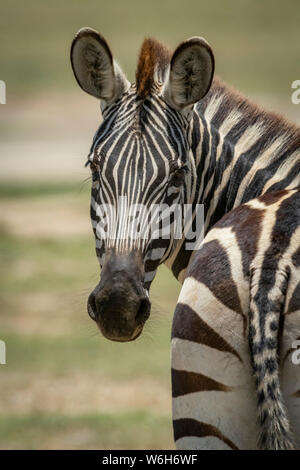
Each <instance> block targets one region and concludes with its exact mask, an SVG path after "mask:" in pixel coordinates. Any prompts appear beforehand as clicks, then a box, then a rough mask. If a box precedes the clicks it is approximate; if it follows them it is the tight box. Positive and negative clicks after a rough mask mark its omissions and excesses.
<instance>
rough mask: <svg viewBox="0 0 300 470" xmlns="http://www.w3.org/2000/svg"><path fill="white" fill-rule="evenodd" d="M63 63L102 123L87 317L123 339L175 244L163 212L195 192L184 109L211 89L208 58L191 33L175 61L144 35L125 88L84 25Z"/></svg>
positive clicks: (93, 159) (95, 155)
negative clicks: (93, 279)
mask: <svg viewBox="0 0 300 470" xmlns="http://www.w3.org/2000/svg"><path fill="white" fill-rule="evenodd" d="M71 63H72V68H73V72H74V75H75V78H76V80H77V82H78V84H79V85H80V87H81V88H82V89H83V90H84V91H86V92H87V93H89V94H91V95H93V96H94V97H96V98H98V99H99V100H100V103H101V111H102V118H103V119H102V123H101V125H100V127H99V129H98V130H97V132H96V134H95V137H94V140H93V144H92V147H91V150H90V153H89V156H88V161H87V164H88V165H89V166H90V169H91V173H92V191H91V220H92V226H93V230H94V234H95V238H96V253H97V257H98V260H99V263H100V267H101V279H100V282H99V283H98V285H97V286H96V288H95V289H94V290H93V292H92V293H91V294H90V296H89V298H88V313H89V315H90V316H91V317H92V319H94V320H95V321H96V323H97V325H98V326H99V328H100V330H101V332H102V333H103V335H104V336H105V337H107V338H109V339H111V340H116V341H130V340H133V339H135V338H137V337H138V336H139V335H140V333H141V332H142V329H143V326H144V324H145V322H146V320H147V318H148V317H149V315H150V301H149V288H150V285H151V282H152V280H153V278H154V276H155V273H156V270H157V268H158V265H159V264H160V263H162V262H164V261H165V260H166V259H167V258H168V257H169V256H170V254H171V253H172V251H173V250H174V247H175V244H176V240H175V237H174V221H175V220H176V216H175V215H174V214H175V212H174V211H172V210H170V211H169V213H168V224H167V227H165V226H164V225H165V224H164V220H165V219H164V218H165V212H166V209H168V208H169V209H170V208H174V207H176V206H179V207H180V206H182V205H183V204H185V203H188V202H189V201H191V199H192V194H193V191H195V184H196V177H195V175H196V171H195V163H194V160H193V158H191V156H190V154H191V142H190V140H191V136H190V134H191V132H190V130H191V121H192V114H193V113H192V110H193V105H194V103H196V102H197V101H199V100H200V99H201V98H203V96H204V95H205V94H206V93H207V91H208V90H209V88H210V85H211V81H212V77H213V71H214V59H213V54H212V52H211V49H210V47H209V46H208V44H207V43H206V41H205V40H204V39H202V38H199V37H193V38H191V39H189V40H187V41H185V42H183V43H181V44H180V45H179V46H178V48H177V49H176V50H175V52H174V54H173V55H172V54H170V52H169V51H168V50H167V49H166V48H165V47H164V46H163V45H161V44H160V43H159V42H158V41H156V40H154V39H146V40H145V41H144V43H143V46H142V48H141V52H140V57H139V61H138V67H137V72H136V83H134V84H130V83H129V81H128V80H127V79H126V77H125V75H124V73H123V72H122V70H121V68H120V66H119V65H118V64H117V63H116V61H115V60H114V59H113V56H112V53H111V51H110V49H109V46H108V45H107V42H106V41H105V39H104V38H103V37H102V36H100V35H99V34H98V33H97V32H96V31H94V30H92V29H89V28H84V29H81V30H80V31H79V32H78V33H77V35H76V37H75V39H74V40H73V43H72V47H71ZM155 221H156V223H155ZM153 222H154V224H153ZM157 222H158V223H157ZM153 225H154V226H155V227H156V229H155V228H154V230H149V228H153ZM157 227H158V228H159V229H157ZM166 232H167V233H166Z"/></svg>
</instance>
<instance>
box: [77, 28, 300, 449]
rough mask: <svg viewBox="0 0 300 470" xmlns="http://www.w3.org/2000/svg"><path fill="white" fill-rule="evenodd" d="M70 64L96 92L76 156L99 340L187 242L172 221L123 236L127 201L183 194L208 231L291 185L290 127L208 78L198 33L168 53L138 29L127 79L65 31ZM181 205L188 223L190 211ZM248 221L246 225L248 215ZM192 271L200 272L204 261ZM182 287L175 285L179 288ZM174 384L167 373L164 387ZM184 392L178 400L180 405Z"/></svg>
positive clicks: (98, 46)
mask: <svg viewBox="0 0 300 470" xmlns="http://www.w3.org/2000/svg"><path fill="white" fill-rule="evenodd" d="M71 64H72V69H73V72H74V75H75V78H76V80H77V82H78V84H79V85H80V87H81V88H82V89H83V90H84V91H85V92H87V93H89V94H90V95H92V96H94V97H96V98H97V99H99V100H100V107H101V113H102V122H101V123H100V126H99V128H98V130H97V132H96V134H95V136H94V139H93V143H92V146H91V149H90V152H89V154H88V157H87V162H86V164H87V165H88V166H89V167H90V169H91V175H92V189H91V209H90V213H91V222H92V227H93V231H94V235H95V242H96V254H97V258H98V261H99V264H100V268H101V277H100V280H99V282H98V284H97V286H96V287H95V289H94V290H93V291H92V292H91V294H90V295H89V298H88V305H87V310H88V314H89V315H90V317H91V318H92V319H93V320H94V321H95V322H96V324H97V326H98V327H99V329H100V331H101V332H102V334H103V335H104V336H105V337H106V338H108V339H111V340H114V341H132V340H135V339H136V338H137V337H138V336H139V335H140V334H141V333H142V330H143V327H144V325H145V322H146V321H147V319H148V318H149V315H150V310H151V304H150V297H149V290H150V287H151V283H152V281H153V279H154V277H155V274H156V272H157V269H158V266H159V265H160V264H162V263H165V264H166V265H167V266H168V267H169V268H170V269H171V271H172V273H173V274H174V276H175V277H176V278H177V279H178V281H179V282H180V283H183V281H184V279H185V276H186V270H187V268H188V266H189V265H190V262H192V259H191V256H194V254H195V255H196V253H197V251H196V250H194V253H193V250H190V249H188V248H187V243H186V239H185V237H184V236H183V237H182V238H181V239H180V240H177V239H175V237H174V235H173V233H172V231H170V236H169V237H168V238H166V237H162V236H161V237H159V238H153V237H152V238H151V236H149V237H146V238H143V237H137V238H136V237H134V236H133V233H132V229H131V227H130V224H129V222H128V220H129V218H128V217H126V218H125V217H123V215H124V213H128V208H129V207H130V206H131V205H132V204H141V205H143V206H145V207H146V208H149V207H150V206H151V205H153V204H156V203H159V204H165V205H167V206H168V207H171V206H172V205H174V204H177V205H179V206H184V205H185V204H191V205H192V207H193V209H195V208H196V206H197V205H198V204H203V205H204V210H205V219H204V229H203V230H204V234H205V235H206V234H208V235H207V236H209V233H210V230H211V229H212V227H213V226H214V225H215V224H216V223H218V221H220V220H221V218H222V217H223V216H226V214H228V217H230V216H229V213H230V211H231V210H234V209H235V208H237V207H238V206H240V205H242V204H245V203H248V202H249V201H251V200H256V199H257V198H259V197H260V196H263V195H265V194H266V195H267V194H273V193H275V192H278V191H282V190H286V191H290V190H293V189H297V188H299V186H300V172H299V169H300V130H299V128H298V127H297V126H296V125H293V124H291V123H289V122H288V121H286V120H285V119H284V118H282V117H280V116H278V115H276V114H274V113H270V112H267V111H264V110H262V109H261V108H259V107H258V106H257V105H255V104H253V103H251V102H250V101H249V100H248V99H246V98H245V97H243V96H242V95H241V94H239V93H238V92H236V91H235V90H233V89H232V88H230V87H229V86H228V85H226V84H225V83H223V82H222V81H221V79H219V78H218V77H215V76H214V69H215V63H214V55H213V51H212V49H211V47H210V46H209V44H208V42H207V41H206V40H205V39H204V38H201V37H198V36H197V37H192V38H190V39H187V40H186V41H183V42H182V43H180V44H179V45H178V47H177V48H176V49H175V51H174V52H173V53H171V52H170V51H169V49H168V48H166V47H165V46H164V45H162V44H161V43H160V42H159V41H157V40H156V39H153V38H146V39H145V40H144V42H143V44H142V47H141V50H140V53H139V58H138V65H137V70H136V81H135V83H132V84H131V83H130V82H129V81H128V80H127V78H126V77H125V74H124V73H123V71H122V69H121V67H120V65H119V64H118V63H117V62H116V61H115V59H114V58H113V55H112V52H111V50H110V48H109V46H108V44H107V42H106V40H105V39H104V38H103V37H102V36H101V35H100V34H99V33H98V32H96V31H95V30H92V29H90V28H83V29H81V30H80V31H79V32H78V33H77V34H76V36H75V38H74V40H73V42H72V46H71ZM123 200H125V202H124V204H123V205H122V204H120V201H123ZM105 204H106V205H108V206H109V207H110V208H116V207H117V208H118V210H115V211H113V210H111V212H110V213H109V215H108V216H107V215H106V216H105V223H104V224H103V223H102V219H103V218H104V212H103V205H105ZM262 204H263V203H262ZM296 210H297V205H296V204H295V211H296ZM192 214H193V218H192V226H194V222H195V219H194V214H195V211H194V210H193V212H192ZM146 221H147V219H145V218H144V219H143V224H144V225H143V226H145V224H146ZM287 223H288V222H287ZM172 224H174V218H173V220H172ZM246 225H247V224H246ZM99 226H100V227H101V228H99ZM249 227H250V229H251V230H252V229H253V227H252V225H251V220H250V221H249ZM297 233H298V232H297ZM124 234H125V236H124ZM121 235H122V236H121ZM195 237H196V238H197V235H195ZM298 241H299V240H298ZM200 252H202V251H201V250H200ZM266 253H267V246H266ZM235 254H237V259H236V260H234V259H233V258H232V260H231V261H232V265H233V266H237V265H238V264H239V263H242V262H243V259H241V255H240V256H238V255H239V253H238V252H237V251H236V250H234V249H232V252H231V253H230V255H231V256H232V257H233V256H234V255H235ZM198 269H199V270H200V271H201V269H203V271H205V266H204V267H202V268H201V266H198ZM188 272H189V271H188ZM243 282H246V281H243ZM276 282H277V280H276ZM278 282H279V281H278ZM185 289H186V284H185V286H184V289H183V291H182V295H184V292H185ZM200 291H201V289H200V290H199V292H200ZM194 294H195V295H198V294H197V292H196V291H195V292H194ZM180 299H181V297H180V298H179V301H180V303H181V300H180ZM185 300H186V298H185ZM179 311H180V307H178V309H177V310H176V314H175V317H174V325H173V340H172V342H173V347H172V357H173V358H172V363H173V370H183V371H184V369H180V367H179V366H178V364H177V363H176V356H177V350H178V348H177V347H175V346H174V345H176V343H178V341H176V340H177V339H178V338H177V337H176V335H177V334H178V333H177V332H178V328H179V329H180V324H181V318H180V315H179V313H178V312H179ZM197 313H198V312H197ZM182 322H183V319H182ZM182 324H183V326H184V322H183V323H182ZM176 325H177V326H176ZM184 327H185V326H184ZM233 334H235V332H234V330H233ZM236 337H237V338H238V337H239V333H238V332H237V333H236ZM220 341H222V337H221V336H220ZM224 341H225V340H224ZM253 344H254V343H253ZM253 347H254V346H253ZM251 354H252V357H254V352H253V351H252V353H251V352H249V353H248V357H249V359H250V357H251ZM180 355H181V352H180V351H179V353H178V357H179V356H180ZM181 358H182V360H183V359H184V354H183V355H181ZM178 360H179V359H178ZM260 385H261V384H260V383H258V384H257V387H258V388H259V386H260ZM176 387H177V389H178V382H177V385H176V380H175V382H174V380H173V395H174V388H176ZM175 395H176V393H175ZM192 398H193V397H191V396H189V397H188V399H187V401H186V406H187V407H188V408H189V409H190V410H191V411H193V406H192ZM175 401H178V400H177V398H174V402H175ZM222 413H224V414H226V409H224V410H223V412H222ZM220 416H221V415H220ZM217 419H219V417H217ZM176 421H177V422H178V419H177V417H176V413H175V419H174V423H175V424H176ZM254 421H255V420H254V418H253V422H254ZM250 424H251V423H250ZM174 431H176V430H175V427H174ZM181 431H182V430H181ZM181 434H182V432H181ZM176 437H177V439H176V442H178V443H179V441H181V444H182V442H184V444H183V445H186V444H187V445H188V442H187V439H185V438H184V435H182V438H180V439H179V438H178V435H176V432H175V438H176ZM222 442H223V441H222ZM181 444H180V443H179V444H178V445H181ZM192 445H193V444H192ZM197 445H198V444H197ZM247 445H248V444H247Z"/></svg>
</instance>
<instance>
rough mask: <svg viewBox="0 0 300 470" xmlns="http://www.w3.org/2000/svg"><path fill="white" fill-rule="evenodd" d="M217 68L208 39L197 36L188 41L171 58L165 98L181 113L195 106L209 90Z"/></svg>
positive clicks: (165, 86) (164, 91) (164, 89)
mask: <svg viewBox="0 0 300 470" xmlns="http://www.w3.org/2000/svg"><path fill="white" fill-rule="evenodd" d="M214 68H215V61H214V56H213V52H212V50H211V48H210V46H209V44H208V43H207V42H206V40H205V39H203V38H201V37H198V36H195V37H192V38H190V39H187V40H186V41H184V42H182V43H181V44H179V46H178V47H177V49H176V50H175V52H174V54H173V56H172V59H171V63H170V68H169V76H168V78H167V81H166V82H165V85H164V88H163V91H162V94H163V96H164V98H165V99H166V101H167V102H168V103H169V104H170V105H171V106H172V107H174V108H175V109H177V110H179V111H182V110H184V108H186V107H188V106H192V105H193V104H194V103H196V102H197V101H199V100H201V98H203V97H204V96H205V95H206V93H207V92H208V90H209V89H210V86H211V82H212V79H213V75H214Z"/></svg>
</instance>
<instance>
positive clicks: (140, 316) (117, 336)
mask: <svg viewBox="0 0 300 470" xmlns="http://www.w3.org/2000/svg"><path fill="white" fill-rule="evenodd" d="M88 313H89V315H90V317H91V318H92V319H93V320H95V321H96V323H97V325H98V327H99V329H100V330H101V332H102V334H103V335H104V336H105V337H107V338H109V339H112V340H116V341H130V340H132V339H135V338H136V337H137V336H139V334H140V333H141V331H142V329H143V326H144V324H145V322H146V320H147V319H148V317H149V315H150V301H149V298H148V297H147V296H146V295H145V294H140V293H137V290H136V289H133V288H132V286H130V285H129V284H127V283H126V282H125V283H124V280H123V283H122V285H120V284H119V283H118V282H115V283H114V285H112V283H110V285H108V286H105V287H103V288H101V289H99V290H95V291H93V292H92V293H91V294H90V296H89V299H88Z"/></svg>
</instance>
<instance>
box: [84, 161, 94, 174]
mask: <svg viewBox="0 0 300 470" xmlns="http://www.w3.org/2000/svg"><path fill="white" fill-rule="evenodd" d="M84 166H89V167H90V169H91V172H92V173H94V172H96V171H97V165H95V163H94V162H92V161H91V160H88V161H87V162H86V164H85V165H84Z"/></svg>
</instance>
